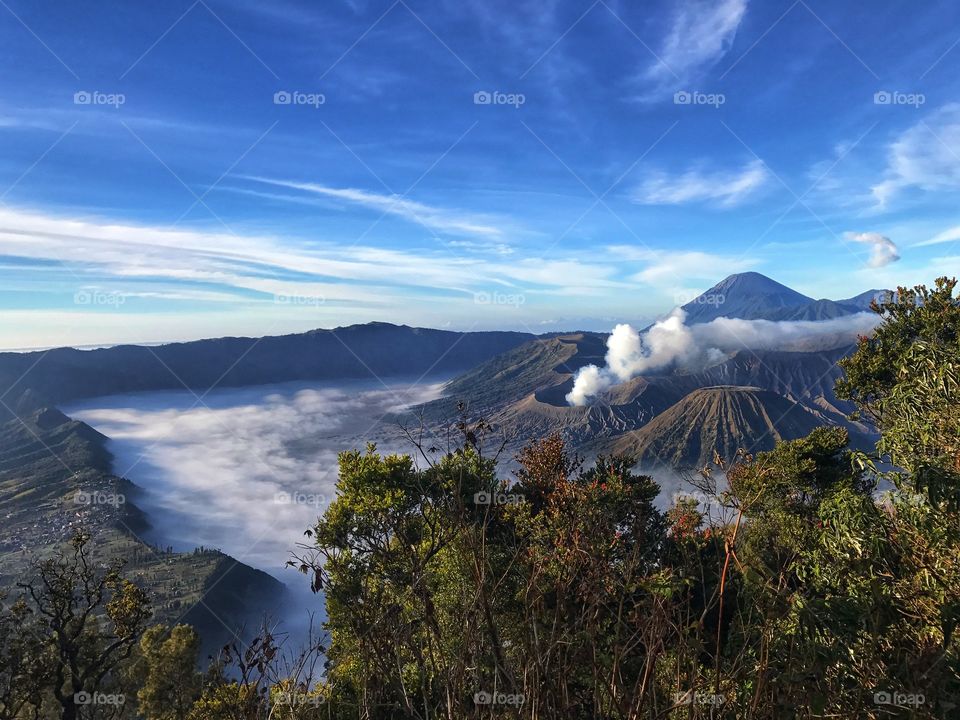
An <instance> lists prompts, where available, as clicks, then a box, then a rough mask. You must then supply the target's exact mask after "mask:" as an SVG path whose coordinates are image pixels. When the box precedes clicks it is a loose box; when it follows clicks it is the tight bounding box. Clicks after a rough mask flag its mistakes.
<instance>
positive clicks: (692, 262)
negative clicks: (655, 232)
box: [607, 245, 758, 289]
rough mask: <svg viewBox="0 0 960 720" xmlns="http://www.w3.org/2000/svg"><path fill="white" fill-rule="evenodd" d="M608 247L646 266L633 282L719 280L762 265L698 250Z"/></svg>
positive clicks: (750, 259) (750, 260) (751, 259)
mask: <svg viewBox="0 0 960 720" xmlns="http://www.w3.org/2000/svg"><path fill="white" fill-rule="evenodd" d="M607 250H608V251H609V252H610V254H611V255H613V256H615V257H620V258H623V259H624V260H628V261H632V262H638V263H644V264H645V265H646V266H645V267H644V268H643V269H642V270H640V271H639V272H637V273H635V274H634V275H632V276H631V277H630V279H631V280H632V281H634V282H643V283H648V284H650V285H658V286H659V285H663V284H665V283H666V284H668V285H670V286H671V287H674V286H676V285H677V283H680V284H685V283H686V282H688V281H690V280H704V279H706V280H711V281H716V280H718V279H719V278H721V277H723V276H725V275H730V274H732V273H737V272H743V271H744V270H748V269H750V268H751V267H755V266H756V265H757V264H758V263H757V260H755V259H753V258H747V257H729V256H725V255H718V254H716V253H708V252H700V251H697V250H683V251H673V250H653V249H647V248H640V247H636V246H633V245H611V246H609V247H608V248H607ZM674 289H679V288H677V287H674Z"/></svg>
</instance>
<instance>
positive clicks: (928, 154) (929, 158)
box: [871, 103, 960, 210]
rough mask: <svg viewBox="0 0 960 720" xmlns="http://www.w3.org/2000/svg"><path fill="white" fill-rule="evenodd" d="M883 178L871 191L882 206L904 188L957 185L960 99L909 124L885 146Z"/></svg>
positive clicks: (959, 178) (952, 187)
mask: <svg viewBox="0 0 960 720" xmlns="http://www.w3.org/2000/svg"><path fill="white" fill-rule="evenodd" d="M887 154H888V159H887V169H886V172H885V175H884V179H883V180H882V181H881V182H879V183H877V184H876V185H873V186H872V187H871V191H872V193H873V197H874V200H875V201H876V204H877V209H880V210H883V209H885V208H886V207H887V206H888V205H889V203H890V201H891V200H892V199H893V198H894V197H896V196H897V195H899V194H900V193H901V192H903V191H904V190H907V189H909V188H918V189H920V190H926V191H928V192H930V191H943V190H956V189H960V103H951V104H949V105H946V106H944V107H942V108H941V109H940V110H938V111H937V112H935V113H933V114H932V115H930V116H929V117H927V118H924V119H923V120H921V121H920V122H918V123H916V124H915V125H913V126H911V127H910V128H908V129H907V130H906V131H904V132H903V133H902V134H901V135H900V136H899V137H898V138H897V139H896V140H894V141H893V142H892V143H891V144H890V146H889V148H888V150H887Z"/></svg>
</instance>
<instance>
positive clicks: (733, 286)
mask: <svg viewBox="0 0 960 720" xmlns="http://www.w3.org/2000/svg"><path fill="white" fill-rule="evenodd" d="M812 302H814V300H813V298H809V297H807V296H806V295H803V294H801V293H798V292H797V291H796V290H792V289H790V288H788V287H787V286H786V285H782V284H780V283H778V282H777V281H776V280H771V279H770V278H768V277H767V276H766V275H761V274H760V273H758V272H742V273H737V274H735V275H730V276H729V277H726V278H724V279H723V280H721V281H720V282H718V283H717V284H716V285H714V286H713V287H712V288H710V289H709V290H707V291H706V292H705V293H703V294H702V295H699V296H698V297H696V298H694V299H693V300H691V301H690V302H688V303H687V304H686V305H684V306H683V309H684V310H685V311H686V313H687V321H688V322H691V323H704V322H710V321H711V320H715V319H716V318H718V317H738V318H747V319H762V318H767V319H780V316H781V315H782V314H783V313H784V311H785V310H786V311H790V310H793V309H796V308H801V307H803V306H806V305H809V304H810V303H812Z"/></svg>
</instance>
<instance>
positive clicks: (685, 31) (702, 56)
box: [643, 0, 747, 95]
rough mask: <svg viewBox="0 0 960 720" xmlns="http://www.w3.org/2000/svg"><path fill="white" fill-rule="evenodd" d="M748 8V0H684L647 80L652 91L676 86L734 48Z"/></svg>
mask: <svg viewBox="0 0 960 720" xmlns="http://www.w3.org/2000/svg"><path fill="white" fill-rule="evenodd" d="M746 11H747V0H720V1H719V2H709V1H708V0H707V1H704V0H682V1H681V2H680V3H678V4H677V9H676V11H675V13H674V15H673V18H672V19H671V22H670V28H669V30H668V31H667V33H666V38H665V40H664V42H663V45H662V47H661V48H660V50H659V51H658V52H657V55H658V57H659V60H658V61H654V62H653V63H652V64H651V65H650V67H649V68H648V69H647V71H646V73H644V77H643V79H644V80H645V81H646V82H647V83H648V84H649V85H651V86H652V90H651V94H652V95H653V94H659V93H662V92H663V91H664V90H666V89H667V88H668V87H669V88H672V89H676V87H677V85H678V84H680V85H683V84H684V83H688V82H690V81H692V80H695V79H696V78H697V77H698V76H699V75H700V74H702V73H703V72H704V71H706V70H708V69H709V68H711V67H713V66H714V65H715V64H716V63H717V62H718V61H719V60H720V59H721V58H722V57H723V56H724V55H726V53H727V52H728V51H729V50H730V46H731V45H732V43H733V39H734V37H735V36H736V34H737V29H738V28H739V27H740V23H741V21H742V20H743V16H744V14H745V13H746Z"/></svg>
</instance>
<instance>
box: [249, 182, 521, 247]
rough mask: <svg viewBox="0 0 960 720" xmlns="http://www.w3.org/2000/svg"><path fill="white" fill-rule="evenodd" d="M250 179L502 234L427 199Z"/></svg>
mask: <svg viewBox="0 0 960 720" xmlns="http://www.w3.org/2000/svg"><path fill="white" fill-rule="evenodd" d="M250 179H251V180H256V181H258V182H263V183H267V184H270V185H276V186H278V187H285V188H290V189H292V190H302V191H304V192H309V193H313V194H315V195H322V196H324V197H329V198H334V199H336V200H342V201H344V202H348V203H353V204H355V205H360V206H362V207H366V208H370V209H371V210H376V211H378V212H381V213H385V214H387V215H394V216H396V217H400V218H403V219H404V220H409V221H410V222H414V223H417V224H418V225H422V226H423V227H426V228H430V229H431V230H438V231H440V232H452V233H456V234H460V235H479V236H483V237H500V236H501V235H502V234H503V233H502V231H501V230H500V229H499V228H496V227H494V226H492V225H489V224H487V223H486V222H485V221H484V220H483V219H481V218H477V217H476V216H473V215H468V214H463V213H458V212H455V211H452V210H447V209H445V208H438V207H434V206H432V205H425V204H424V203H420V202H416V201H414V200H408V199H406V198H403V197H400V196H399V195H384V194H380V193H372V192H368V191H366V190H357V189H355V188H333V187H328V186H326V185H318V184H315V183H301V182H293V181H288V180H275V179H271V178H263V177H252V178H250Z"/></svg>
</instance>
